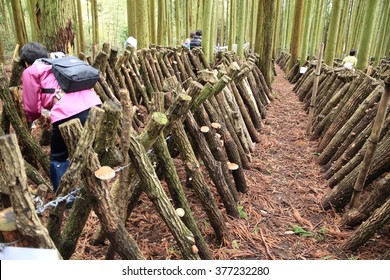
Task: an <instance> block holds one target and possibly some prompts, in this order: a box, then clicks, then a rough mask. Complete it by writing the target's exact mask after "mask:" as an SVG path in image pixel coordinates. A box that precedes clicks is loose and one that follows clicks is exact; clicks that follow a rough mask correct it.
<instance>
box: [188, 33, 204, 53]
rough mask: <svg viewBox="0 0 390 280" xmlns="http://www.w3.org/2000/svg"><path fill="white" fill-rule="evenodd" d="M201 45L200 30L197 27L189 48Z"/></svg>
mask: <svg viewBox="0 0 390 280" xmlns="http://www.w3.org/2000/svg"><path fill="white" fill-rule="evenodd" d="M200 46H202V30H200V29H198V30H197V31H196V32H195V36H194V38H193V39H192V40H191V43H190V49H193V48H196V47H200Z"/></svg>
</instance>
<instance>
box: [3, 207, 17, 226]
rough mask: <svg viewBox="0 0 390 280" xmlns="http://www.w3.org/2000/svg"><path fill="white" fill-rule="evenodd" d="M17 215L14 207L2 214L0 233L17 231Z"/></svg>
mask: <svg viewBox="0 0 390 280" xmlns="http://www.w3.org/2000/svg"><path fill="white" fill-rule="evenodd" d="M16 229H17V227H16V220H15V214H14V210H13V209H12V207H8V208H6V209H4V210H2V211H1V212H0V231H14V230H16Z"/></svg>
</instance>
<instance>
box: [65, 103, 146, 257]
mask: <svg viewBox="0 0 390 280" xmlns="http://www.w3.org/2000/svg"><path fill="white" fill-rule="evenodd" d="M91 112H92V111H91ZM74 124H75V127H74V128H73V129H69V130H68V132H69V135H67V136H69V138H68V137H66V138H65V141H66V142H67V143H75V141H77V139H80V140H81V139H83V135H85V134H87V133H86V132H87V130H86V129H88V128H89V126H87V124H88V120H87V122H86V124H85V128H84V130H83V131H82V128H81V124H80V123H77V122H74ZM91 125H92V124H91ZM60 129H61V128H60ZM89 130H90V129H89ZM61 132H62V131H61ZM88 132H89V133H88V134H95V133H96V132H92V133H91V131H88ZM80 140H79V142H80ZM81 144H82V143H78V144H77V148H76V150H75V155H74V158H77V154H78V152H79V150H80V148H79V147H80V146H81ZM84 155H86V156H87V160H86V161H85V168H84V171H85V175H86V176H85V178H84V179H85V182H86V185H87V188H88V191H89V194H90V196H91V200H92V207H93V209H94V212H95V213H96V215H97V216H98V218H99V221H100V223H101V225H102V227H103V229H104V231H105V232H106V233H107V237H108V239H109V240H110V242H111V243H112V244H113V246H115V248H116V250H117V252H118V253H119V255H120V256H121V257H122V258H123V259H143V258H144V257H143V255H142V253H141V251H140V250H139V248H138V246H137V244H136V242H135V241H134V240H133V239H132V237H131V236H130V235H129V234H128V232H127V230H126V227H125V225H124V223H123V221H122V220H121V219H120V217H119V215H118V213H117V211H116V207H115V205H114V203H113V201H112V197H111V195H110V192H109V188H108V183H107V181H103V180H100V179H98V178H96V177H95V171H96V170H97V169H98V168H99V167H100V163H99V160H98V158H97V155H96V153H94V152H93V150H92V149H89V150H88V151H86V152H84ZM72 165H73V163H72V164H71V165H70V167H69V169H70V168H72ZM69 169H68V170H69ZM67 172H68V171H67ZM65 176H66V173H65V175H64V177H65ZM61 182H62V180H61ZM61 185H62V184H60V187H61Z"/></svg>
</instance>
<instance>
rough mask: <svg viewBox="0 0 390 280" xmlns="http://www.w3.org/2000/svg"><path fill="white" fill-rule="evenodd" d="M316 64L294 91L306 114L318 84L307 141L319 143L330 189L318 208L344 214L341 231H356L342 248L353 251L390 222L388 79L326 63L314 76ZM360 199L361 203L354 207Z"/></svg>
mask: <svg viewBox="0 0 390 280" xmlns="http://www.w3.org/2000/svg"><path fill="white" fill-rule="evenodd" d="M286 57H287V55H284V56H282V57H281V58H280V60H279V62H280V63H281V64H282V65H283V64H285V60H286ZM316 65H317V61H315V60H314V61H311V62H310V63H309V68H308V70H307V72H306V73H305V74H304V75H302V76H301V77H300V78H299V79H298V80H297V82H296V83H295V85H294V91H295V93H296V94H297V95H298V97H299V100H300V101H301V102H302V103H303V106H304V109H305V110H306V111H307V112H309V109H310V106H311V98H312V96H313V95H314V93H313V90H312V89H313V84H314V81H315V80H316V79H318V90H317V91H316V93H315V94H316V97H317V99H316V102H315V104H312V105H313V110H314V118H313V122H312V125H311V127H309V128H308V137H310V138H311V139H312V140H317V141H318V148H317V149H318V163H319V164H320V165H321V170H322V172H323V174H324V175H323V176H324V177H325V178H326V179H327V180H328V185H329V187H330V188H331V189H330V191H329V193H328V194H327V195H325V197H324V198H323V200H322V206H323V207H324V209H331V208H332V209H336V210H339V211H341V210H344V212H345V214H344V218H343V220H342V225H343V226H345V227H349V228H353V227H355V226H358V228H357V229H356V230H355V232H353V233H352V235H351V237H350V238H349V239H348V240H346V242H345V244H344V245H343V248H342V249H345V250H356V249H357V248H359V247H360V246H361V245H362V244H364V242H366V241H367V240H368V239H369V238H370V237H371V236H372V235H373V234H374V233H375V232H376V231H377V230H378V229H380V228H383V227H384V226H385V225H386V224H387V222H388V220H389V211H388V202H389V197H390V196H389V193H388V187H389V180H388V179H389V171H390V133H389V129H390V114H389V111H390V110H389V105H388V103H389V102H388V100H389V94H390V92H389V91H390V85H389V82H390V80H389V78H387V80H385V79H383V77H382V78H381V79H376V78H374V77H373V76H369V75H367V74H366V73H364V72H362V71H356V72H352V71H349V70H342V69H337V68H335V69H332V68H330V67H329V66H327V65H325V64H322V65H321V71H320V73H321V74H320V75H319V76H318V75H316V71H315V68H316ZM363 188H364V189H365V191H364V192H363ZM361 194H363V197H364V201H363V202H362V203H358V204H356V203H355V200H354V199H355V198H356V197H360V195H361ZM386 211H387V212H386ZM363 222H364V223H363Z"/></svg>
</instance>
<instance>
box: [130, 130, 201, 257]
mask: <svg viewBox="0 0 390 280" xmlns="http://www.w3.org/2000/svg"><path fill="white" fill-rule="evenodd" d="M145 154H146V152H145V149H144V148H143V146H142V144H141V143H140V142H139V141H137V140H136V138H135V137H134V136H133V135H132V136H131V139H130V149H129V155H130V158H131V161H132V163H133V165H134V166H135V168H136V171H137V173H138V176H139V177H140V180H141V183H142V185H143V186H144V187H145V192H146V193H147V195H148V197H149V198H150V199H151V200H152V202H153V205H154V206H155V207H156V209H157V211H158V212H159V214H160V216H161V217H162V218H163V220H164V221H165V223H166V224H167V226H168V228H169V229H170V231H171V233H172V235H173V236H174V238H175V239H176V241H177V243H178V246H179V248H180V251H181V253H182V255H183V258H185V259H190V260H196V259H199V256H198V254H197V253H194V252H193V250H192V249H191V247H192V246H193V245H194V244H195V239H194V237H193V234H192V233H191V232H190V231H189V230H188V228H187V227H186V226H185V225H184V224H183V222H182V221H181V220H180V218H179V217H178V215H177V214H176V212H175V209H174V208H173V207H172V205H171V204H170V202H169V200H168V197H167V196H166V194H165V192H164V191H163V188H162V186H161V183H160V181H159V180H158V178H157V174H156V173H155V170H154V168H153V166H152V164H151V162H150V161H149V160H148V158H147V157H146V156H145Z"/></svg>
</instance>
